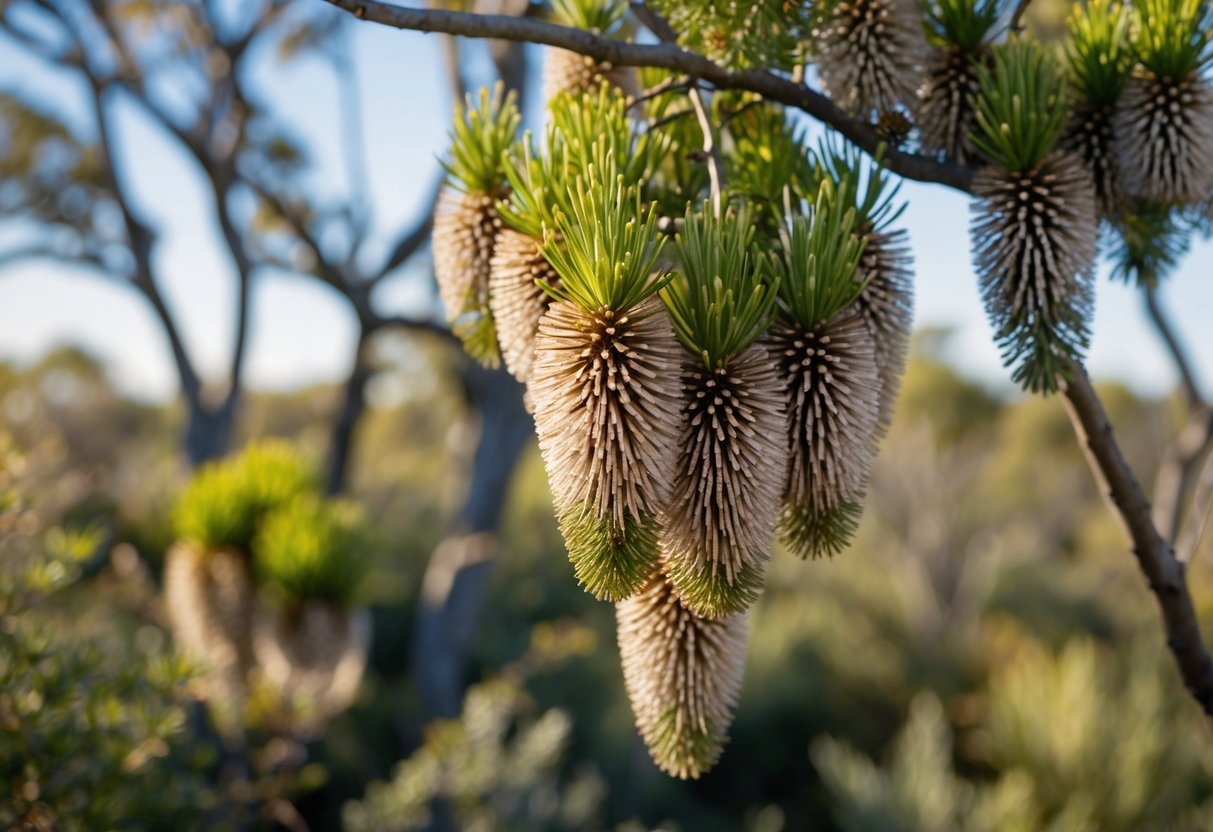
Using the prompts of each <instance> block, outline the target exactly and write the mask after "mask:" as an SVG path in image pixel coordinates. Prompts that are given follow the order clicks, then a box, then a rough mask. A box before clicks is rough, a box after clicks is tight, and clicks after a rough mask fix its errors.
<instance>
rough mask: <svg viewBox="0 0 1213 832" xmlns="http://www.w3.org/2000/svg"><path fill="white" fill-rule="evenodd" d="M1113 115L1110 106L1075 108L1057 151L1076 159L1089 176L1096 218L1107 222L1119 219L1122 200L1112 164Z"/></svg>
mask: <svg viewBox="0 0 1213 832" xmlns="http://www.w3.org/2000/svg"><path fill="white" fill-rule="evenodd" d="M1115 113H1116V110H1115V108H1114V107H1112V106H1096V105H1093V104H1077V105H1075V107H1074V112H1073V114H1072V115H1071V116H1070V123H1069V125H1068V127H1067V128H1066V134H1065V136H1064V137H1063V138H1062V141H1061V144H1060V148H1061V150H1063V151H1064V152H1067V153H1069V154H1070V155H1071V156H1073V157H1074V158H1076V159H1080V160H1081V161H1082V164H1083V166H1084V167H1085V168H1086V169H1087V172H1088V173H1090V174H1091V180H1092V181H1093V182H1094V183H1095V196H1096V200H1097V204H1098V206H1099V211H1100V214H1101V215H1102V216H1104V217H1109V218H1111V217H1116V216H1119V214H1120V205H1121V202H1122V201H1123V199H1124V193H1123V191H1122V188H1121V183H1120V171H1119V169H1118V166H1117V163H1116V144H1115V141H1114V136H1115V130H1114V127H1113V118H1114V116H1115Z"/></svg>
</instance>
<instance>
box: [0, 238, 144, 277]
mask: <svg viewBox="0 0 1213 832" xmlns="http://www.w3.org/2000/svg"><path fill="white" fill-rule="evenodd" d="M37 260H50V261H53V262H56V263H63V264H65V265H68V266H81V267H84V268H88V269H91V270H93V271H96V272H98V273H99V274H101V275H102V276H104V277H109V278H113V279H115V280H119V281H122V282H129V275H118V274H114V272H113V271H111V270H110V269H109V268H107V267H106V264H105V262H104V261H103V260H102V259H101V257H100V256H98V255H97V254H95V253H93V252H89V251H82V252H78V253H75V254H71V253H67V252H64V251H63V250H62V249H60V248H59V247H57V246H53V245H50V244H49V243H35V244H33V245H28V246H21V247H18V248H13V249H9V250H8V251H0V273H2V272H4V271H5V270H7V269H9V268H12V267H13V266H17V265H19V264H21V263H26V262H31V261H37Z"/></svg>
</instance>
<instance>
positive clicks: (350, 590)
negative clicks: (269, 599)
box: [253, 494, 369, 605]
mask: <svg viewBox="0 0 1213 832" xmlns="http://www.w3.org/2000/svg"><path fill="white" fill-rule="evenodd" d="M253 546H254V558H253V563H254V566H255V568H256V570H257V574H258V576H259V577H260V578H261V579H262V580H263V581H265V582H266V584H267V585H269V586H271V587H273V588H274V589H276V590H277V591H279V592H280V593H281V594H282V595H283V596H284V598H286V599H288V600H290V601H308V600H320V601H329V602H332V603H337V604H343V605H344V604H348V603H349V602H350V600H351V599H352V598H353V596H354V594H355V593H356V591H357V590H358V588H359V585H360V584H361V583H362V580H363V578H364V577H365V575H366V571H367V566H368V565H369V564H368V557H367V531H366V526H365V522H364V519H363V516H362V513H361V512H360V511H359V510H358V508H357V506H355V505H353V504H352V503H349V502H345V501H340V500H333V501H326V500H324V499H322V498H321V497H320V496H319V495H318V494H301V495H299V496H297V497H295V498H294V499H293V500H291V501H290V502H287V503H284V504H283V505H281V506H279V507H278V508H276V509H275V510H274V511H272V512H270V513H268V514H267V515H266V517H265V521H264V522H263V523H262V525H261V530H260V531H259V533H258V534H257V537H256V539H255V540H254V543H253Z"/></svg>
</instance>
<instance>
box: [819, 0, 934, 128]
mask: <svg viewBox="0 0 1213 832" xmlns="http://www.w3.org/2000/svg"><path fill="white" fill-rule="evenodd" d="M815 13H816V15H817V17H818V19H819V23H818V25H817V27H816V32H815V34H816V43H817V54H816V58H817V71H818V73H819V74H820V76H821V83H822V86H823V87H824V88H825V91H826V92H828V93H829V94H830V97H831V98H832V99H833V100H834V103H835V104H837V105H838V106H840V107H842V108H843V109H845V110H847V111H848V112H853V113H859V114H865V115H866V114H867V113H870V112H872V111H875V112H877V113H881V112H885V111H888V110H893V109H895V108H897V107H898V106H899V105H904V104H907V103H908V102H911V101H913V99H914V94H915V90H916V88H917V86H918V81H919V78H920V76H921V75H922V69H923V64H924V62H925V60H926V56H927V41H926V38H925V37H924V34H923V28H922V15H921V13H920V11H919V7H918V3H917V2H916V0H832V2H827V3H822V4H819V5H818V7H817V8H816V9H815Z"/></svg>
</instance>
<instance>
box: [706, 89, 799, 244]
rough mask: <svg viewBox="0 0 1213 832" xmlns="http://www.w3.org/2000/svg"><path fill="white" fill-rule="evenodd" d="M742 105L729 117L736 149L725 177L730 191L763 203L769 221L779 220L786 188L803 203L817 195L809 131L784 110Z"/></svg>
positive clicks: (760, 105) (730, 129)
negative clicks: (807, 146)
mask: <svg viewBox="0 0 1213 832" xmlns="http://www.w3.org/2000/svg"><path fill="white" fill-rule="evenodd" d="M742 106H743V107H744V108H745V109H744V111H742V110H741V109H738V110H737V111H735V112H734V114H733V115H732V116H731V117H729V118H728V125H729V127H728V129H729V136H730V138H732V140H733V147H732V152H731V153H729V154H728V156H727V157H726V159H725V173H726V177H725V178H726V179H727V181H728V183H729V190H730V191H732V192H734V193H735V194H736V195H737V196H740V197H742V198H743V199H744V200H745V201H746V202H753V203H757V207H758V208H759V210H760V212H761V213H762V214H763V215H764V217H765V218H766V219H768V220H774V221H775V222H777V221H778V217H779V215H780V213H781V206H782V204H783V198H784V189H785V188H788V189H790V191H791V193H792V195H793V196H794V198H795V200H796V201H797V202H799V201H800V200H801V199H805V198H810V199H811V198H812V196H813V194H815V193H816V187H815V182H816V175H815V173H814V168H813V159H812V155H811V154H810V153H809V152H807V151H806V150H805V138H804V131H803V130H802V129H800V128H799V127H797V126H796V125H795V124H793V123H792V122H791V121H789V119H788V118H787V114H786V113H785V112H784V109H783V107H780V106H777V105H773V104H766V103H758V104H757V105H755V106H749V105H744V104H743V105H742ZM770 230H771V231H772V232H774V231H775V228H771V229H770Z"/></svg>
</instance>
